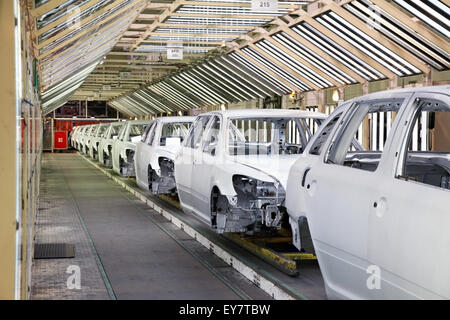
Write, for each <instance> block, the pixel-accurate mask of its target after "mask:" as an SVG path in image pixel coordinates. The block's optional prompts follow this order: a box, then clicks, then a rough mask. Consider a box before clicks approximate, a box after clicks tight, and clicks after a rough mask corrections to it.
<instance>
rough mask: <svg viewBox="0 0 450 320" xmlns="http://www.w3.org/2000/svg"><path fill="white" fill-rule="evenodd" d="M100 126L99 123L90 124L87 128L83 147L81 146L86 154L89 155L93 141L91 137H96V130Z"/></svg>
mask: <svg viewBox="0 0 450 320" xmlns="http://www.w3.org/2000/svg"><path fill="white" fill-rule="evenodd" d="M98 126H99V125H98V124H93V125H90V126H89V128H88V129H87V130H86V134H85V135H84V137H83V140H82V147H81V151H82V152H83V153H84V154H85V155H89V146H90V143H91V139H92V138H93V137H94V135H95V131H96V130H97V127H98Z"/></svg>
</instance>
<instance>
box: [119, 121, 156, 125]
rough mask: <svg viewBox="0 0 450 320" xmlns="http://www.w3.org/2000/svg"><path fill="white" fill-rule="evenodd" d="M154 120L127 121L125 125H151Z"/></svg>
mask: <svg viewBox="0 0 450 320" xmlns="http://www.w3.org/2000/svg"><path fill="white" fill-rule="evenodd" d="M152 121H153V120H127V121H125V122H124V123H129V124H130V125H133V124H149V123H150V122H152Z"/></svg>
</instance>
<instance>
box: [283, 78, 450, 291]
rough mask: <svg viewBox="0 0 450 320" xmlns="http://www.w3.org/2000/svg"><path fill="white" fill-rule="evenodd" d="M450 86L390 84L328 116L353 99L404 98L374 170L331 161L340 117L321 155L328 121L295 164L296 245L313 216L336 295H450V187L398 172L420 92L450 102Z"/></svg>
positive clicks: (290, 187) (291, 200) (290, 186)
mask: <svg viewBox="0 0 450 320" xmlns="http://www.w3.org/2000/svg"><path fill="white" fill-rule="evenodd" d="M449 93H450V86H440V87H429V88H414V89H404V90H392V91H385V92H379V93H374V94H370V95H366V96H362V97H358V98H355V99H353V100H350V101H348V102H346V103H345V104H343V105H342V106H340V107H339V108H337V109H336V110H335V111H334V113H333V114H332V115H331V116H330V117H329V119H328V120H327V121H333V120H332V119H333V118H334V117H335V116H336V115H339V114H340V113H341V112H342V113H343V114H342V115H341V116H340V120H339V121H338V122H339V123H341V121H342V119H343V118H344V117H345V116H346V112H347V111H348V110H349V108H351V106H352V105H353V103H357V102H365V101H371V100H374V101H377V100H380V99H390V98H400V99H401V98H403V99H404V100H403V101H404V102H403V104H402V106H401V108H400V109H399V112H398V114H397V116H396V119H395V121H394V122H393V125H392V127H391V130H390V134H389V136H388V138H387V140H386V143H385V145H384V150H383V152H382V155H381V158H380V160H379V164H378V167H377V169H376V170H375V171H373V172H372V171H365V170H360V169H355V168H351V167H346V166H342V165H337V164H336V165H335V164H332V163H325V161H324V159H325V157H326V153H327V150H329V148H330V145H331V143H332V141H333V140H332V139H333V137H334V136H336V135H337V132H338V131H339V130H343V129H340V127H339V125H336V126H335V127H334V129H332V131H331V133H330V134H329V136H328V138H327V140H326V142H325V144H324V148H323V150H322V152H321V153H320V155H314V154H310V151H311V150H310V148H311V146H313V145H314V140H315V139H317V138H318V137H319V136H320V135H321V130H322V129H323V128H325V127H326V125H327V121H325V123H323V124H322V126H321V128H319V131H318V133H317V134H316V135H315V137H314V138H313V139H311V141H310V143H309V145H308V146H309V147H308V148H306V150H305V152H303V154H302V155H301V156H300V157H299V159H298V160H297V162H296V163H295V164H294V165H293V166H292V168H291V171H290V175H289V179H288V183H287V194H286V208H287V211H288V214H289V216H290V220H291V226H292V227H293V229H297V230H293V234H294V245H296V246H297V247H301V243H300V239H301V235H299V227H298V226H299V224H298V221H299V219H304V218H306V219H307V224H308V227H309V230H310V233H311V237H312V241H313V244H314V249H315V252H316V254H317V257H318V261H319V264H320V269H321V271H322V274H323V278H324V282H325V287H326V291H327V294H328V296H329V298H344V299H417V298H419V299H440V298H447V299H448V298H450V272H449V270H450V255H449V254H448V249H449V248H450V232H448V228H449V226H450V190H445V189H442V188H438V187H435V186H431V185H426V184H423V183H419V182H415V181H406V180H404V179H400V178H398V177H396V172H397V170H398V165H400V163H401V160H399V159H400V157H401V156H402V152H403V151H402V150H405V149H406V148H407V147H406V146H407V145H406V141H405V138H406V136H407V134H408V130H409V126H410V123H413V122H412V117H413V114H414V111H415V108H416V106H415V101H418V100H416V99H436V100H439V101H445V103H447V105H450V97H449ZM444 157H445V155H444ZM447 165H450V155H449V154H447ZM448 170H450V168H448ZM449 172H450V171H449ZM374 283H375V284H376V283H378V285H376V286H374V285H373V284H374Z"/></svg>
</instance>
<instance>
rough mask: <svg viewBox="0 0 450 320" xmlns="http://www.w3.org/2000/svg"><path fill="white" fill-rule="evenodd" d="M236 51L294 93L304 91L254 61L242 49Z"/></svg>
mask: <svg viewBox="0 0 450 320" xmlns="http://www.w3.org/2000/svg"><path fill="white" fill-rule="evenodd" d="M235 51H236V52H237V53H239V54H240V55H241V56H242V57H243V58H244V59H247V60H248V61H250V62H251V63H252V64H254V65H256V66H257V67H258V68H260V69H262V70H264V71H265V72H266V73H268V74H270V75H271V76H272V77H274V78H275V79H277V80H278V81H280V82H281V83H283V84H284V85H285V86H286V87H288V88H290V89H291V90H293V91H301V90H302V89H300V88H297V87H295V86H294V85H293V84H291V83H290V82H288V81H286V80H284V79H283V78H281V77H280V76H279V75H278V74H276V73H275V72H273V71H272V70H270V69H268V68H266V67H265V66H264V65H262V64H261V63H260V62H259V61H257V60H255V59H253V58H252V57H251V56H249V55H248V54H246V53H245V52H243V51H241V49H235Z"/></svg>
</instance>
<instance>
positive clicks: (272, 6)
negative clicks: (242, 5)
mask: <svg viewBox="0 0 450 320" xmlns="http://www.w3.org/2000/svg"><path fill="white" fill-rule="evenodd" d="M277 10H278V0H252V10H251V11H270V12H273V11H277Z"/></svg>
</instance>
